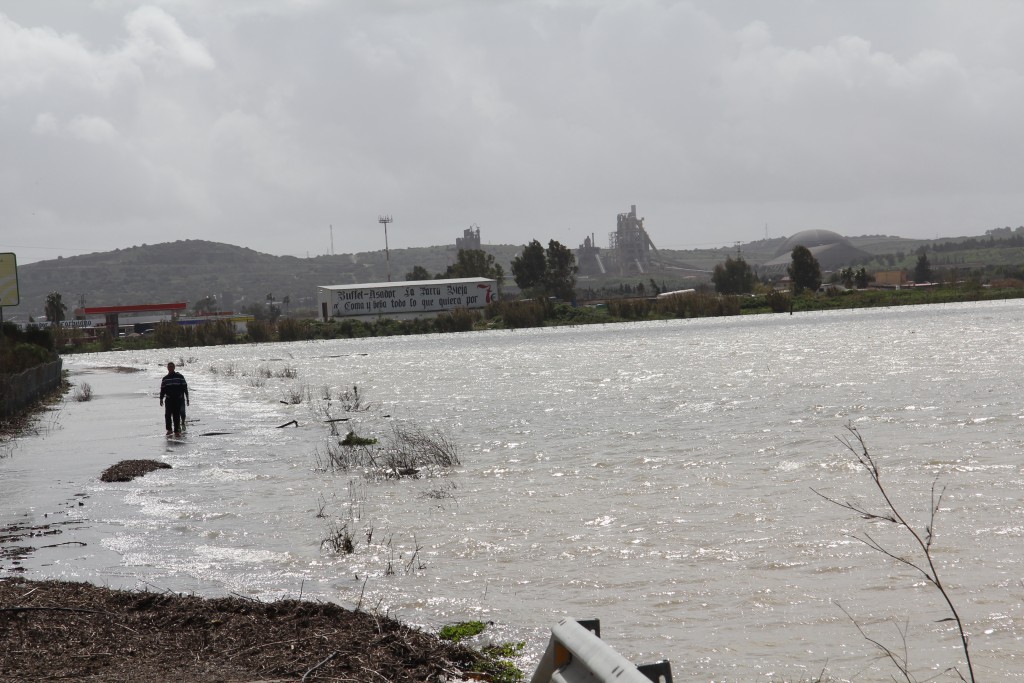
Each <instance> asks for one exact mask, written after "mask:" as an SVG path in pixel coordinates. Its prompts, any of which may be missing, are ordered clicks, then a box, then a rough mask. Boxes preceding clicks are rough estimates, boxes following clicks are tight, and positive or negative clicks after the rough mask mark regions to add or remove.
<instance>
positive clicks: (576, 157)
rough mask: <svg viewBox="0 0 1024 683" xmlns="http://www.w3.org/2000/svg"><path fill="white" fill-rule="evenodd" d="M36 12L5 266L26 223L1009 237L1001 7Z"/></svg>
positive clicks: (260, 5) (194, 231) (268, 243)
mask: <svg viewBox="0 0 1024 683" xmlns="http://www.w3.org/2000/svg"><path fill="white" fill-rule="evenodd" d="M53 1H54V3H55V4H54V5H52V6H51V5H42V4H37V3H27V4H25V5H13V6H12V8H11V9H7V10H6V11H7V15H6V16H3V15H0V144H2V145H3V148H4V149H5V150H11V153H10V155H8V158H11V159H18V164H17V165H16V166H15V165H14V164H12V163H11V162H7V164H6V165H4V164H3V162H0V179H2V180H3V181H4V182H3V183H2V184H0V205H2V206H4V207H6V215H7V216H8V220H9V221H10V223H11V224H18V225H24V226H25V229H26V230H27V231H28V232H27V233H26V235H27V236H26V237H24V238H21V240H22V242H26V241H27V240H31V239H32V236H33V235H37V234H39V229H38V226H35V227H33V223H32V221H33V220H37V218H30V217H38V216H42V215H52V216H55V217H56V218H55V219H54V220H53V223H52V225H54V226H59V225H62V224H67V225H69V226H71V223H72V222H75V223H77V224H76V225H74V226H71V227H74V228H75V230H74V231H73V232H72V233H71V234H72V235H74V234H78V235H81V234H89V235H91V236H93V238H94V239H96V240H106V244H105V245H104V246H121V245H120V244H119V242H118V241H119V240H121V239H122V238H121V237H120V234H121V233H122V232H123V230H124V229H131V230H132V231H133V234H136V235H137V236H138V241H146V242H157V241H160V240H161V239H167V238H168V236H169V233H168V226H174V228H173V230H174V232H173V233H171V235H173V236H174V237H176V238H177V237H191V236H196V237H198V236H204V237H207V238H210V239H216V240H221V241H225V242H231V243H235V244H242V245H245V246H252V247H254V248H258V249H261V250H264V251H269V252H271V253H286V252H287V253H304V252H305V251H306V250H307V249H308V250H311V251H312V252H313V253H317V251H318V247H321V249H320V250H322V248H324V247H325V245H326V239H323V236H322V234H321V233H322V232H324V231H325V227H324V226H326V225H328V224H333V225H334V226H335V232H336V235H341V234H344V235H345V240H344V242H345V244H346V247H345V248H346V249H350V250H369V249H377V248H379V247H380V244H378V243H379V242H380V241H381V240H379V239H378V235H377V234H376V230H377V227H376V223H375V221H376V216H377V214H378V213H381V212H390V213H393V214H394V215H395V216H396V223H395V225H394V226H393V228H394V230H393V231H392V232H393V234H392V235H391V237H392V244H393V246H394V245H398V246H412V245H422V244H436V243H444V242H449V241H452V240H453V239H454V236H455V235H458V234H461V230H462V229H463V228H464V227H466V226H468V225H469V224H471V223H476V224H479V225H481V226H482V228H483V231H484V232H483V235H484V240H485V241H495V242H505V243H525V242H526V241H528V240H530V239H533V238H538V239H543V240H545V241H546V239H549V238H551V237H554V238H556V239H560V240H563V241H565V242H566V243H568V244H570V245H571V246H575V245H576V244H578V243H579V242H580V241H582V235H583V234H590V233H591V232H595V233H597V234H598V236H599V238H598V241H599V243H603V242H604V235H606V234H607V232H609V231H610V230H612V229H613V228H614V221H615V214H616V213H618V212H620V211H624V210H628V207H629V205H630V204H637V205H638V208H639V209H640V211H641V213H643V214H644V215H646V217H647V225H648V226H649V227H650V229H651V230H652V234H653V235H654V236H655V240H656V243H658V244H659V246H677V247H678V246H690V245H694V244H707V243H709V242H725V243H727V242H731V241H732V240H734V239H751V238H756V237H759V236H760V235H761V231H762V230H763V225H764V223H765V221H768V222H770V223H771V224H772V225H773V226H774V228H773V229H774V230H776V231H777V232H778V233H781V234H789V233H791V232H795V231H797V230H799V229H804V228H809V227H829V228H831V229H836V230H839V231H841V232H847V233H852V234H856V233H865V232H897V233H900V234H907V235H911V236H912V235H913V234H915V231H920V232H922V233H923V234H927V235H929V236H934V234H935V232H936V231H940V232H943V233H946V234H956V233H962V232H969V231H976V230H978V229H984V228H985V227H991V226H992V225H1004V224H1016V223H1019V222H1022V221H1021V219H1020V218H1016V217H1015V216H1016V214H1017V213H1018V212H1019V211H1020V210H1021V208H1022V206H1021V205H1022V204H1024V190H1021V189H1020V188H1018V187H1017V183H1016V181H1015V178H1016V171H1015V169H1014V165H1015V159H1017V158H1019V156H1020V154H1021V152H1024V134H1022V133H1021V132H1020V126H1019V124H1018V122H1017V121H1016V116H1017V115H1016V113H1017V112H1019V111H1021V109H1022V104H1024V101H1022V100H1024V47H1022V46H1021V44H1020V43H1019V41H1018V40H1017V38H1016V36H1017V35H1018V34H1019V29H1024V8H1022V9H1020V10H1018V9H1015V6H1014V5H1012V4H1007V3H1005V2H997V1H996V0H979V2H978V3H972V4H971V5H970V6H969V9H967V8H966V7H967V6H964V5H961V4H958V3H950V2H931V1H925V0H908V2H907V3H900V4H899V5H898V6H893V5H892V3H888V2H886V3H881V2H874V1H868V0H865V2H858V3H848V4H842V5H839V4H838V3H819V2H805V3H797V4H798V5H799V8H797V4H792V3H763V2H746V1H744V0H734V1H732V2H727V3H722V2H718V1H716V2H710V1H707V0H690V1H689V2H660V1H656V0H630V1H620V2H614V3H609V2H596V1H595V2H590V1H582V0H580V1H576V0H565V1H549V0H522V1H519V2H486V3H481V2H469V1H467V0H444V1H438V2H403V1H387V0H374V1H373V2H370V1H369V0H360V1H352V2H345V3H333V2H241V1H237V2H235V1H229V0H225V1H224V2H218V3H209V2H205V1H203V2H194V1H193V0H153V1H152V2H149V3H147V4H146V5H144V6H139V5H138V4H137V3H133V2H128V1H127V0H105V1H104V2H97V3H89V4H88V5H86V4H84V3H78V2H77V0H75V1H74V2H72V0H66V4H62V3H61V0H53ZM47 7H53V8H54V9H47ZM58 9H59V10H62V11H58ZM797 9H799V11H797ZM980 36H985V40H984V41H981V40H978V38H979V37H980ZM982 43H984V44H982ZM82 141H90V142H92V143H94V144H91V145H83V144H81V142H82ZM97 163H102V167H103V169H104V175H105V176H106V177H108V178H115V179H116V185H115V184H114V183H104V182H98V181H94V180H92V179H91V178H90V177H88V176H89V174H90V172H89V169H91V168H94V167H95V166H96V164H97ZM54 169H60V172H59V173H57V172H54ZM79 174H80V175H79ZM93 175H95V174H93ZM36 178H47V179H48V181H47V182H49V183H51V185H47V186H45V187H46V191H45V192H44V191H43V190H42V189H37V187H38V188H42V187H44V185H43V184H39V185H38V186H37V185H36V184H34V182H35V181H34V179H36ZM115 188H116V189H115ZM33 192H36V193H37V194H36V195H33ZM44 209H45V211H44ZM86 221H88V222H89V225H88V226H83V225H82V224H83V223H84V222H86ZM106 226H114V227H116V228H117V232H114V231H111V232H109V233H108V232H107V231H106ZM47 227H48V228H49V227H50V224H48V226H47ZM83 227H88V228H89V229H88V230H83V229H81V228H83ZM5 233H6V234H11V233H8V232H7V230H6V227H5ZM147 233H148V234H147ZM341 241H342V240H341V239H338V242H339V243H340V242H341ZM15 243H17V242H15ZM0 246H2V245H0Z"/></svg>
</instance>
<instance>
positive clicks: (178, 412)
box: [160, 363, 189, 436]
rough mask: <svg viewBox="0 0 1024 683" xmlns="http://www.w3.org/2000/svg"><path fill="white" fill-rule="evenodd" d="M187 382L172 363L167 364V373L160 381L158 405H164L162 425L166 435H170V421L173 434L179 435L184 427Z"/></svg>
mask: <svg viewBox="0 0 1024 683" xmlns="http://www.w3.org/2000/svg"><path fill="white" fill-rule="evenodd" d="M188 402H189V401H188V382H186V381H185V377H184V376H183V375H182V374H181V373H180V372H175V371H174V363H168V364H167V374H166V375H164V378H163V380H161V382H160V405H162V406H163V407H164V426H165V427H166V428H167V436H170V435H171V433H172V432H171V423H172V422H173V424H174V432H173V433H174V435H175V436H181V430H182V429H184V427H185V424H184V423H185V406H186V405H188Z"/></svg>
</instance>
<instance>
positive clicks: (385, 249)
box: [377, 215, 394, 282]
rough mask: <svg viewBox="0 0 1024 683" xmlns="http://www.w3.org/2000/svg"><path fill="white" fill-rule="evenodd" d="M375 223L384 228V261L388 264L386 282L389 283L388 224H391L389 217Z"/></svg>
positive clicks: (383, 217)
mask: <svg viewBox="0 0 1024 683" xmlns="http://www.w3.org/2000/svg"><path fill="white" fill-rule="evenodd" d="M377 222H378V223H380V224H382V225H383V226H384V260H385V261H387V264H388V282H391V252H389V251H388V223H393V222H394V221H393V220H392V218H391V216H390V215H386V216H380V217H379V218H377Z"/></svg>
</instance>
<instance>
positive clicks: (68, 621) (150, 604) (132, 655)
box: [0, 578, 479, 683]
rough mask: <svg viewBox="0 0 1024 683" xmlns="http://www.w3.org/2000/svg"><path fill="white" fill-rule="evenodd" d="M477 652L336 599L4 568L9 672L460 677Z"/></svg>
mask: <svg viewBox="0 0 1024 683" xmlns="http://www.w3.org/2000/svg"><path fill="white" fill-rule="evenodd" d="M478 657H479V655H478V654H477V653H476V652H475V651H473V650H470V649H468V648H465V647H462V646H460V645H456V644H454V643H451V642H448V641H443V640H440V639H439V638H437V637H436V636H433V635H430V634H427V633H424V632H422V631H418V630H416V629H413V628H411V627H409V626H405V625H403V624H401V623H399V622H397V621H395V620H393V619H390V618H387V617H383V616H377V615H373V614H368V613H366V612H359V611H351V610H347V609H345V608H343V607H340V606H338V605H334V604H325V603H314V602H303V601H298V600H283V601H280V602H273V603H263V602H258V601H254V600H248V599H244V598H237V597H229V598H216V599H204V598H199V597H195V596H183V595H177V594H174V593H152V592H143V593H140V592H131V591H120V590H111V589H107V588H101V587H98V586H93V585H90V584H84V583H70V582H63V581H29V580H25V579H22V578H10V579H3V580H0V680H3V681H11V682H18V681H51V680H73V681H111V682H113V681H153V682H161V683H162V682H169V681H182V682H192V681H232V682H240V681H247V682H248V681H264V682H267V681H321V682H323V681H357V682H362V681H366V682H369V681H373V682H374V683H381V682H382V681H396V682H402V681H446V680H447V681H451V680H462V679H464V678H470V677H472V671H473V670H474V668H475V667H476V666H477V664H478Z"/></svg>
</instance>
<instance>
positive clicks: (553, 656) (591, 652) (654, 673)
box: [530, 618, 672, 683]
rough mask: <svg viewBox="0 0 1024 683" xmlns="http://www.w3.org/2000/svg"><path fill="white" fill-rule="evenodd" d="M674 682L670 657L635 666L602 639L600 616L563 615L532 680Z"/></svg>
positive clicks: (558, 682) (561, 682)
mask: <svg viewBox="0 0 1024 683" xmlns="http://www.w3.org/2000/svg"><path fill="white" fill-rule="evenodd" d="M652 681H653V682H654V683H672V667H671V666H670V665H669V663H668V662H667V661H661V662H656V663H654V664H645V665H640V666H634V665H633V664H631V663H630V662H629V661H628V660H627V659H626V658H625V657H623V656H622V655H620V654H619V653H618V652H616V651H615V650H613V649H612V648H611V646H609V645H607V644H606V643H605V642H604V641H602V640H601V623H600V622H599V621H598V620H597V619H587V620H581V621H576V620H575V619H568V618H566V619H562V620H561V621H559V622H558V623H557V624H555V626H553V627H552V628H551V640H550V641H548V647H547V649H546V650H545V651H544V655H543V656H542V657H541V659H540V663H539V664H538V665H537V669H536V671H534V672H533V677H532V678H531V679H530V683H549V682H550V683H591V682H593V683H651V682H652Z"/></svg>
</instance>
